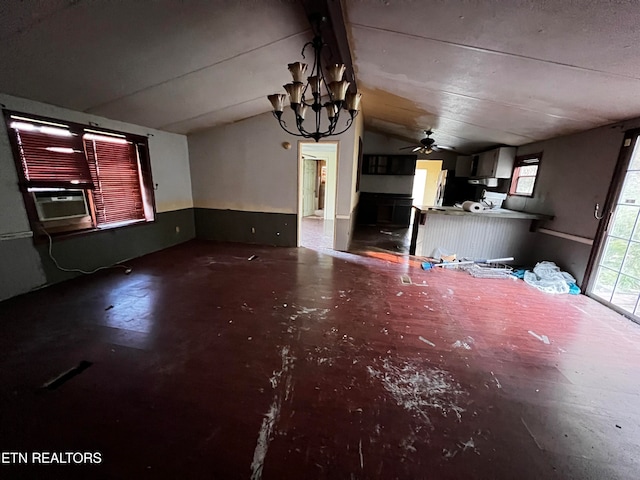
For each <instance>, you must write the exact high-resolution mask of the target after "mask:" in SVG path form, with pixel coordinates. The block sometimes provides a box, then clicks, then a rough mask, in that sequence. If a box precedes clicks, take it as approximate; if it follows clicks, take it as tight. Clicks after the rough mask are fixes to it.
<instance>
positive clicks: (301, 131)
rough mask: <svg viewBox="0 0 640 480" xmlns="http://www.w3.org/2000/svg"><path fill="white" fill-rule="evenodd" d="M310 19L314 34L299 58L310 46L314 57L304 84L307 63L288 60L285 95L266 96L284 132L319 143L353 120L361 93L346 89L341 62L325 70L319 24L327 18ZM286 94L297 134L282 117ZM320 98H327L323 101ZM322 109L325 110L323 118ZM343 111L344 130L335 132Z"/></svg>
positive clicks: (315, 16)
mask: <svg viewBox="0 0 640 480" xmlns="http://www.w3.org/2000/svg"><path fill="white" fill-rule="evenodd" d="M309 20H310V21H311V24H312V28H313V34H314V37H313V40H312V41H310V42H307V43H306V44H305V45H304V46H303V47H302V57H303V58H306V57H305V55H304V52H305V50H306V49H307V47H309V46H310V47H311V48H312V49H313V55H314V58H313V65H312V67H311V72H310V73H311V75H310V76H308V77H307V83H306V84H305V83H303V78H304V75H305V73H306V72H307V69H308V65H307V64H306V63H301V62H295V63H290V64H289V71H290V72H291V75H292V77H293V82H291V83H287V84H286V85H284V89H285V91H286V92H287V94H284V93H276V94H273V95H269V96H268V97H267V98H268V99H269V101H270V102H271V105H272V106H273V112H272V113H273V116H274V117H275V118H276V119H278V123H280V126H281V127H282V129H283V130H284V131H286V132H287V133H289V134H291V135H295V136H296V137H304V138H313V139H314V140H315V141H316V142H318V141H320V139H321V138H324V137H329V136H332V135H340V134H341V133H344V132H346V131H347V130H348V129H349V127H351V125H352V124H353V119H354V118H355V117H356V115H358V112H359V110H360V99H361V97H362V94H361V93H358V92H350V91H349V85H350V82H348V81H346V80H344V78H343V77H344V72H345V69H346V67H345V66H344V65H343V64H334V65H330V66H328V67H327V68H325V70H323V69H322V66H321V59H322V50H323V48H324V47H325V46H326V44H325V43H324V41H323V40H322V35H321V32H320V28H321V26H322V23H324V22H326V18H325V17H322V16H321V15H312V16H311V17H310V18H309ZM287 95H288V97H289V104H290V106H291V110H292V111H293V114H294V116H295V121H296V128H297V130H298V133H295V132H292V131H291V130H289V128H288V126H287V124H286V122H285V121H284V120H283V119H282V113H283V111H284V107H285V102H286V100H287ZM312 99H313V100H312ZM323 99H324V100H326V101H324V103H323ZM309 110H311V112H313V113H311V112H309ZM323 110H324V111H325V112H326V119H324V120H323V113H322V111H323ZM345 111H347V112H348V114H349V118H347V121H346V126H345V128H344V129H343V130H340V131H336V127H337V126H338V123H339V120H340V115H341V114H344V112H345ZM305 119H306V123H305Z"/></svg>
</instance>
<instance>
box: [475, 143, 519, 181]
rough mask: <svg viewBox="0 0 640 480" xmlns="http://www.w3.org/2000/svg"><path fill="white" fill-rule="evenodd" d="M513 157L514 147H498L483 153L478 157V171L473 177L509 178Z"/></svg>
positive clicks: (514, 155) (514, 153)
mask: <svg viewBox="0 0 640 480" xmlns="http://www.w3.org/2000/svg"><path fill="white" fill-rule="evenodd" d="M515 157H516V149H515V147H500V148H495V149H493V150H489V151H488V152H483V153H481V154H480V155H479V156H478V169H477V171H476V175H475V176H477V177H489V178H511V173H512V171H513V162H514V160H515Z"/></svg>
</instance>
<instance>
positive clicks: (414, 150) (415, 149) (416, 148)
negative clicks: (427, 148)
mask: <svg viewBox="0 0 640 480" xmlns="http://www.w3.org/2000/svg"><path fill="white" fill-rule="evenodd" d="M423 148H424V147H415V148H414V149H413V150H411V151H412V152H419V151H420V150H422V149H423Z"/></svg>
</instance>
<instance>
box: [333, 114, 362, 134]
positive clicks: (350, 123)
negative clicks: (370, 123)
mask: <svg viewBox="0 0 640 480" xmlns="http://www.w3.org/2000/svg"><path fill="white" fill-rule="evenodd" d="M357 116H358V114H357V113H356V114H355V115H354V116H353V118H351V116H349V118H348V119H347V124H346V126H345V128H344V130H342V131H341V132H338V133H332V135H341V134H343V133H344V132H346V131H347V130H349V128H351V125H352V124H353V120H354V118H356V117H357ZM336 123H337V122H336Z"/></svg>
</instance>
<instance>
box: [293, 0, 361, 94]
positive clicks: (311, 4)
mask: <svg viewBox="0 0 640 480" xmlns="http://www.w3.org/2000/svg"><path fill="white" fill-rule="evenodd" d="M302 5H303V8H304V11H305V13H306V15H307V18H309V17H310V16H311V15H316V14H319V15H321V16H323V17H325V18H326V19H327V22H326V23H325V24H324V25H323V27H322V39H323V40H324V42H325V44H326V45H327V48H326V49H324V53H325V55H324V62H325V65H328V64H333V63H343V64H344V66H345V67H346V69H345V79H346V80H347V81H349V82H351V85H350V88H349V90H351V91H353V92H355V91H356V90H357V89H358V86H357V84H356V77H355V74H354V70H353V61H352V59H351V49H350V47H349V40H348V36H347V29H346V26H345V22H344V15H343V12H342V2H341V1H340V0H302ZM312 27H313V25H312Z"/></svg>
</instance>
